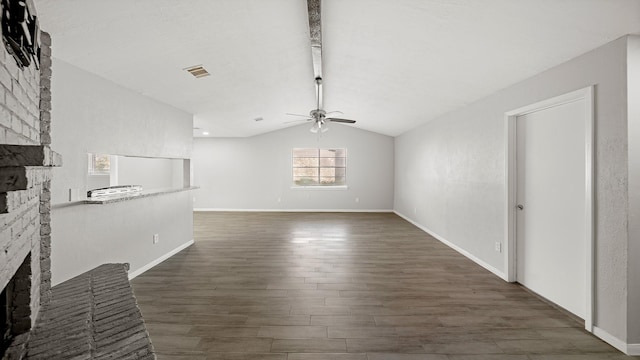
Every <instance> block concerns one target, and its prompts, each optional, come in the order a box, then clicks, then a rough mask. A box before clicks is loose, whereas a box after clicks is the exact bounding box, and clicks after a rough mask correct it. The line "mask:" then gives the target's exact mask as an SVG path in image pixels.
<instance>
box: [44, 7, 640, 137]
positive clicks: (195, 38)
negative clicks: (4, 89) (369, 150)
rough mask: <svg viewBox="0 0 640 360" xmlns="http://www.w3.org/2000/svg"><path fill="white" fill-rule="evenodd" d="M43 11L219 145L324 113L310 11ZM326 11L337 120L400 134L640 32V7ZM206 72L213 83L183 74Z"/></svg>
mask: <svg viewBox="0 0 640 360" xmlns="http://www.w3.org/2000/svg"><path fill="white" fill-rule="evenodd" d="M35 3H36V7H37V11H38V15H39V17H40V22H41V27H42V29H44V30H45V31H48V32H50V33H51V35H52V38H53V55H54V57H56V58H59V59H61V60H64V61H66V62H69V63H71V64H73V65H75V66H78V67H80V68H82V69H85V70H87V71H90V72H92V73H95V74H98V75H100V76H102V77H104V78H107V79H109V80H112V81H114V82H116V83H118V84H121V85H123V86H125V87H128V88H131V89H133V90H136V91H138V92H140V93H142V94H145V95H147V96H150V97H152V98H155V99H157V100H160V101H162V102H165V103H168V104H171V105H173V106H175V107H177V108H180V109H183V110H186V111H188V112H190V113H193V114H194V126H196V127H199V128H202V129H206V130H208V131H209V133H210V136H221V137H228V136H251V135H256V134H260V133H264V132H268V131H273V130H277V129H280V128H283V127H285V126H291V125H295V123H293V124H292V123H289V124H284V122H286V121H290V120H292V118H291V117H288V116H285V113H287V112H290V113H299V114H308V112H309V111H310V110H311V109H312V108H313V107H314V105H315V92H314V82H313V72H312V63H311V50H310V43H309V38H308V37H309V34H308V23H307V13H306V11H307V10H306V1H305V0H188V1H186V0H182V1H179V0H135V1H132V0H109V1H104V0H35ZM322 6H323V9H322V24H323V25H322V26H323V29H322V30H323V66H324V69H323V70H324V94H325V109H326V110H327V111H331V110H340V111H342V112H343V113H344V115H343V117H346V118H351V119H355V120H357V121H358V122H357V123H356V124H355V125H354V126H356V127H359V128H362V129H366V130H370V131H375V132H378V133H382V134H386V135H392V136H395V135H398V134H400V133H402V132H404V131H406V130H409V129H411V128H413V127H415V126H417V125H419V124H421V123H423V122H425V121H429V120H431V119H434V118H436V117H438V116H440V115H442V114H444V113H447V112H450V111H453V110H455V109H457V108H459V107H463V106H465V105H467V104H469V103H471V102H474V101H476V100H478V99H480V98H482V97H484V96H486V95H489V94H491V93H493V92H495V91H497V90H499V89H502V88H505V87H507V86H509V85H511V84H513V83H516V82H518V81H520V80H523V79H525V78H528V77H530V76H533V75H535V74H537V73H539V72H541V71H543V70H545V69H548V68H550V67H553V66H555V65H557V64H560V63H562V62H564V61H567V60H569V59H571V58H573V57H576V56H578V55H580V54H583V53H585V52H587V51H589V50H591V49H594V48H596V47H598V46H600V45H603V44H605V43H607V42H609V41H611V40H614V39H616V38H618V37H620V36H623V35H625V34H629V33H640V0H324V1H323V2H322ZM200 64H202V65H204V67H205V68H206V69H207V70H209V72H210V73H211V76H208V77H205V78H202V79H195V78H193V77H192V76H191V75H190V74H188V73H187V72H185V71H184V70H183V69H184V68H186V67H189V66H192V65H200ZM54 96H55V95H54ZM257 117H263V118H264V120H263V121H260V122H255V121H254V119H255V118H257ZM199 134H200V133H199V132H196V131H194V135H199Z"/></svg>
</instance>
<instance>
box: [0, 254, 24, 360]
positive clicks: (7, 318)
mask: <svg viewBox="0 0 640 360" xmlns="http://www.w3.org/2000/svg"><path fill="white" fill-rule="evenodd" d="M31 317H32V313H31V254H30V253H29V254H28V255H27V256H26V258H25V259H24V261H23V262H22V265H20V267H19V268H18V270H17V271H16V273H15V274H14V275H13V277H12V278H11V280H9V282H8V283H7V285H6V286H5V287H4V289H2V293H1V294H0V330H1V334H2V342H1V343H0V359H1V358H3V357H4V355H5V354H6V352H7V350H8V348H9V347H10V345H11V344H12V343H13V341H14V339H15V338H16V337H18V336H20V335H22V334H26V333H28V332H29V330H30V328H31V323H32V318H31Z"/></svg>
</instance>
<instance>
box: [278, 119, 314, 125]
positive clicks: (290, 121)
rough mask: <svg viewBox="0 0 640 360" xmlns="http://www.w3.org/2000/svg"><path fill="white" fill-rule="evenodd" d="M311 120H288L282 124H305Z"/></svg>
mask: <svg viewBox="0 0 640 360" xmlns="http://www.w3.org/2000/svg"><path fill="white" fill-rule="evenodd" d="M311 120H313V119H311V118H309V119H296V120H289V121H285V122H283V124H291V123H295V122H307V121H311Z"/></svg>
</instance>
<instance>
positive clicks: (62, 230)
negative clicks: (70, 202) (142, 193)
mask: <svg viewBox="0 0 640 360" xmlns="http://www.w3.org/2000/svg"><path fill="white" fill-rule="evenodd" d="M52 229H53V233H52V234H53V236H52V242H51V275H52V282H53V284H54V285H55V284H59V283H60V282H63V281H65V280H67V279H70V278H72V277H74V276H76V275H78V274H81V273H83V272H85V271H88V270H91V269H93V268H94V267H96V266H98V265H100V264H104V263H113V262H117V263H129V264H130V266H131V268H130V270H129V273H130V274H131V273H133V272H135V271H138V270H140V269H142V268H144V267H145V266H146V265H148V264H150V263H153V262H154V261H155V260H156V259H159V258H161V257H163V256H165V255H166V254H168V253H170V252H172V250H174V249H176V248H178V247H181V246H183V245H184V244H185V243H187V242H189V241H190V240H191V239H192V238H193V194H192V193H191V192H190V191H185V192H178V193H170V194H163V195H158V196H153V197H149V198H141V199H135V200H130V201H123V202H116V203H111V204H104V205H76V206H67V207H61V208H56V209H54V210H53V215H52ZM154 234H158V235H159V241H158V243H157V244H153V235H154Z"/></svg>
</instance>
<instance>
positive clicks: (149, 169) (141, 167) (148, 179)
mask: <svg viewBox="0 0 640 360" xmlns="http://www.w3.org/2000/svg"><path fill="white" fill-rule="evenodd" d="M176 179H182V159H152V158H141V157H132V156H118V185H142V189H143V190H149V189H162V188H170V187H182V184H180V183H177V182H176Z"/></svg>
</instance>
